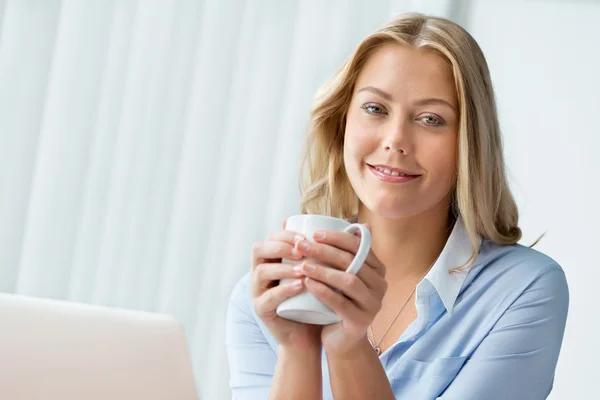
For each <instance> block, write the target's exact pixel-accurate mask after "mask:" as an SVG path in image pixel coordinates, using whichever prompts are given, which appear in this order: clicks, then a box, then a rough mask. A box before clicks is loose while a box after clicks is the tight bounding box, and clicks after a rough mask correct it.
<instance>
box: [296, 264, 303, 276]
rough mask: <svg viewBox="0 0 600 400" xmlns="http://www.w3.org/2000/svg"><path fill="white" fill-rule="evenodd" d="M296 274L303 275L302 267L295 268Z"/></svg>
mask: <svg viewBox="0 0 600 400" xmlns="http://www.w3.org/2000/svg"><path fill="white" fill-rule="evenodd" d="M294 272H296V273H299V274H301V273H302V265H296V266H295V267H294Z"/></svg>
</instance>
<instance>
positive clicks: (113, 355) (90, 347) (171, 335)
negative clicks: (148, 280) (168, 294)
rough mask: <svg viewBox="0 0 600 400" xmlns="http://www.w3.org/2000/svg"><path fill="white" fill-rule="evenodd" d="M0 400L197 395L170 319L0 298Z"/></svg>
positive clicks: (181, 399)
mask: <svg viewBox="0 0 600 400" xmlns="http://www.w3.org/2000/svg"><path fill="white" fill-rule="evenodd" d="M0 399H10V400H42V399H43V400H54V399H56V400H100V399H102V400H105V399H111V400H121V399H123V400H125V399H127V400H136V399H143V400H167V399H177V400H188V399H189V400H197V399H198V395H197V391H196V387H195V384H194V377H193V374H192V367H191V363H190V358H189V354H188V347H187V344H186V340H185V336H184V332H183V328H182V326H181V324H180V323H179V322H177V320H175V319H174V318H173V317H170V316H167V315H163V314H155V313H148V312H142V311H130V310H122V309H116V308H110V307H103V306H93V305H88V304H81V303H74V302H67V301H61V300H50V299H40V298H34V297H27V296H20V295H12V294H2V293H0Z"/></svg>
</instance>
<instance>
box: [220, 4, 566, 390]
mask: <svg viewBox="0 0 600 400" xmlns="http://www.w3.org/2000/svg"><path fill="white" fill-rule="evenodd" d="M311 122H312V125H311V127H310V131H309V135H308V137H307V147H306V149H305V152H306V153H305V158H304V160H305V161H304V167H305V169H304V171H305V172H306V174H304V182H303V183H304V184H303V185H302V212H304V213H314V214H327V215H332V216H335V217H340V218H346V219H349V220H350V219H354V220H357V221H358V222H359V223H365V224H368V225H369V226H370V229H371V232H372V250H371V254H370V255H369V257H368V258H367V261H366V263H365V265H363V268H362V269H361V270H360V272H359V273H358V274H357V276H356V277H354V276H351V275H349V274H345V273H344V272H343V271H342V270H343V269H344V268H345V267H346V266H347V265H348V260H349V259H351V257H352V256H353V254H354V252H356V250H357V248H358V241H359V240H358V238H357V237H356V236H353V235H350V234H347V233H341V232H331V231H327V232H321V235H315V238H314V240H315V242H316V243H315V242H310V241H307V240H304V239H306V238H303V237H301V235H298V234H296V233H295V232H288V231H285V230H284V231H282V232H278V233H274V234H272V235H270V236H269V237H268V238H267V240H265V241H263V242H260V243H257V244H256V246H254V248H253V251H252V258H253V265H252V270H251V272H250V273H249V274H248V275H246V276H245V277H244V278H243V279H242V280H241V281H240V282H239V283H238V285H237V286H236V288H235V290H234V292H233V294H232V297H231V302H230V307H229V313H228V329H227V331H228V333H227V348H228V355H229V363H230V372H231V386H232V390H233V394H234V398H237V399H264V398H267V397H268V398H271V399H321V398H326V399H332V398H335V399H343V400H349V399H361V400H362V399H394V398H397V399H411V400H412V399H416V400H426V399H444V400H449V399H459V400H468V399H478V400H479V399H486V400H494V399H498V400H500V399H501V400H506V399H511V400H519V399H523V400H537V399H544V398H546V397H547V395H548V393H549V392H550V391H551V389H552V384H553V378H554V370H555V367H556V363H557V359H558V356H559V351H560V347H561V343H562V338H563V333H564V328H565V322H566V317H567V309H568V301H569V294H568V287H567V283H566V280H565V275H564V273H563V271H562V269H561V267H560V266H559V265H558V264H557V263H556V262H555V261H553V260H552V259H551V258H549V257H548V256H546V255H543V254H541V253H539V252H537V251H535V250H532V249H530V248H528V247H523V246H521V245H518V244H517V241H518V240H519V239H520V237H521V230H520V229H519V227H518V211H517V207H516V204H515V201H514V200H513V197H512V195H511V193H510V189H509V187H508V184H507V181H506V176H505V172H504V160H503V155H502V143H501V137H500V130H499V126H498V117H497V113H496V105H495V100H494V94H493V90H492V84H491V80H490V76H489V71H488V67H487V63H486V61H485V58H484V56H483V54H482V52H481V50H480V48H479V46H478V45H477V43H476V42H475V41H474V39H473V38H472V37H471V36H470V35H469V34H468V33H467V32H466V31H464V30H463V29H462V28H460V27H459V26H457V25H456V24H454V23H452V22H450V21H448V20H445V19H441V18H432V17H426V16H423V15H420V14H405V15H401V16H399V17H397V18H396V19H394V20H392V21H391V22H390V23H389V24H388V25H387V26H385V27H383V28H382V29H380V30H378V31H377V32H375V33H373V34H372V35H370V36H369V37H367V38H366V39H365V40H364V41H363V42H362V43H361V44H360V45H359V46H358V48H357V49H356V51H355V52H354V53H353V54H352V56H351V57H350V58H349V60H348V61H347V62H346V63H345V64H344V65H343V66H342V68H341V69H340V70H339V71H338V72H337V73H336V74H335V75H334V77H333V78H332V79H331V80H330V81H329V82H327V84H326V85H325V86H324V87H323V88H322V89H321V90H320V91H319V93H318V95H317V97H316V101H315V104H314V107H313V110H312V121H311ZM284 229H285V226H284ZM304 257H311V258H313V259H317V260H319V261H320V262H322V263H323V264H327V265H331V266H334V267H335V268H324V267H322V266H320V265H319V264H318V263H316V264H313V263H308V262H306V261H303V258H304ZM281 258H287V259H294V260H297V261H298V265H297V266H295V267H294V266H292V265H287V264H280V262H281ZM284 278H296V280H295V281H294V283H291V284H286V285H277V282H278V281H279V280H280V279H284ZM334 289H338V290H340V291H341V292H342V293H343V294H339V292H337V291H334ZM302 290H308V291H310V292H312V293H314V294H315V295H316V296H317V297H318V298H319V299H320V300H321V301H322V302H324V303H325V304H326V305H328V306H329V307H330V308H331V309H332V310H334V311H335V312H336V313H337V314H338V315H339V316H340V317H341V319H342V322H341V323H339V324H334V325H329V326H324V327H320V326H314V325H307V324H301V323H296V322H292V321H288V320H285V319H282V318H280V317H278V316H277V315H276V313H275V309H276V307H277V305H278V304H280V303H281V302H282V301H283V300H285V299H287V298H289V297H291V296H293V295H295V294H298V293H299V292H301V291H302Z"/></svg>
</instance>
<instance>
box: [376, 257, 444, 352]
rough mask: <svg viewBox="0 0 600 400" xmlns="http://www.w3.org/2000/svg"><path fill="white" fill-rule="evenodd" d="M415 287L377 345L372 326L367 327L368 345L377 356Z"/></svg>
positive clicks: (415, 288)
mask: <svg viewBox="0 0 600 400" xmlns="http://www.w3.org/2000/svg"><path fill="white" fill-rule="evenodd" d="M436 261H437V259H436ZM433 264H435V261H434V262H433ZM433 264H431V266H430V267H429V268H427V271H426V272H425V274H423V277H422V278H421V280H423V278H425V276H427V274H428V273H429V270H430V269H431V268H432V267H433ZM419 282H420V281H419ZM417 286H418V283H417V285H415V287H414V289H413V290H412V291H411V292H410V295H408V298H407V299H406V301H405V302H404V304H403V305H402V307H401V308H400V310H399V311H398V312H397V313H396V316H395V317H394V319H392V322H391V323H390V325H389V326H388V327H387V329H386V330H385V332H384V333H383V335H382V336H381V338H380V339H379V341H378V342H377V343H375V335H374V334H373V327H372V325H369V327H368V328H367V339H368V340H369V343H371V346H372V347H373V350H375V352H376V353H377V355H380V354H381V347H379V345H380V344H381V342H382V341H383V339H384V338H385V335H387V334H388V332H389V331H390V329H392V326H393V325H394V322H396V320H397V319H398V317H399V316H400V314H401V313H402V310H404V308H405V307H406V305H407V304H408V301H409V300H410V299H411V297H412V296H413V294H414V293H415V291H416V290H417Z"/></svg>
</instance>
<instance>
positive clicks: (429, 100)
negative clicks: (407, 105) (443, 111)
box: [415, 97, 457, 112]
mask: <svg viewBox="0 0 600 400" xmlns="http://www.w3.org/2000/svg"><path fill="white" fill-rule="evenodd" d="M431 104H437V105H442V106H447V107H450V108H451V109H453V110H454V111H455V112H457V110H456V107H455V106H453V105H452V104H451V103H450V102H449V101H447V100H444V99H440V98H436V97H431V98H427V99H421V100H417V101H415V105H417V106H427V105H431Z"/></svg>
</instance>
